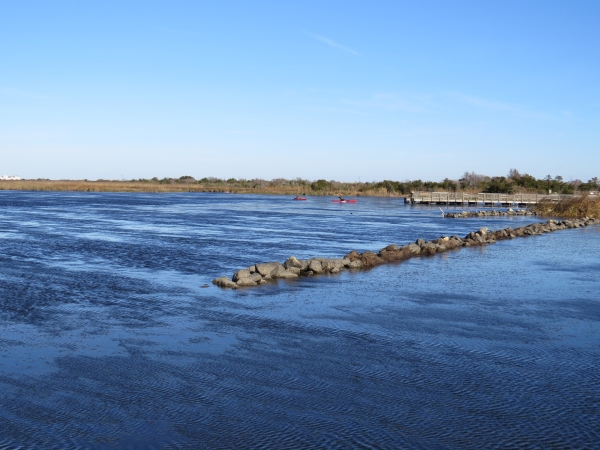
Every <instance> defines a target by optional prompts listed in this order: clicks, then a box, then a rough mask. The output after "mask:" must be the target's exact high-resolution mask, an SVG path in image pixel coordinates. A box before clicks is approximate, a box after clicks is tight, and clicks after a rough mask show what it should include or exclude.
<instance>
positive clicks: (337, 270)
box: [329, 267, 341, 273]
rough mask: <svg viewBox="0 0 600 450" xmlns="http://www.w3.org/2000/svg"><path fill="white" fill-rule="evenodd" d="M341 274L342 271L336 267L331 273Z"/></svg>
mask: <svg viewBox="0 0 600 450" xmlns="http://www.w3.org/2000/svg"><path fill="white" fill-rule="evenodd" d="M340 272H341V270H340V269H338V268H337V267H334V268H333V269H331V270H330V271H329V273H340Z"/></svg>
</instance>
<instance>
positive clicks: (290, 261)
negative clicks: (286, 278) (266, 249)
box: [283, 256, 302, 270]
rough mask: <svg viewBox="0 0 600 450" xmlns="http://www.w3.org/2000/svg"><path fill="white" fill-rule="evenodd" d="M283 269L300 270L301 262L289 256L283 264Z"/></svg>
mask: <svg viewBox="0 0 600 450" xmlns="http://www.w3.org/2000/svg"><path fill="white" fill-rule="evenodd" d="M283 267H285V268H286V269H288V270H289V269H290V267H294V268H298V269H302V261H298V260H297V259H296V257H295V256H290V257H289V258H288V259H287V260H286V261H285V262H284V263H283Z"/></svg>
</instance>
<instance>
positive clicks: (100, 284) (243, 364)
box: [0, 191, 600, 448]
mask: <svg viewBox="0 0 600 450" xmlns="http://www.w3.org/2000/svg"><path fill="white" fill-rule="evenodd" d="M536 220H537V219H535V218H532V217H525V218H523V217H513V218H501V217H500V218H481V219H479V218H473V219H443V218H442V217H441V213H440V211H439V209H438V208H437V207H411V206H405V205H403V204H401V203H400V202H399V201H398V200H397V199H375V198H361V199H360V200H359V203H357V204H354V205H351V204H345V205H340V204H334V203H331V202H330V201H329V199H326V198H310V199H309V200H308V201H306V202H293V201H291V200H290V199H289V198H284V197H273V196H238V195H225V194H200V193H194V194H108V193H99V194H96V193H72V194H71V193H23V192H6V191H4V192H0V448H15V447H22V448H107V447H108V448H257V447H260V448H310V447H316V448H354V447H365V448H482V447H485V448H513V447H524V448H569V447H572V448H594V447H598V446H599V444H598V442H600V427H598V423H600V389H599V387H600V372H599V371H598V369H597V367H598V366H599V364H600V337H599V336H600V334H599V331H600V326H599V325H600V295H599V294H600V276H599V272H600V252H599V251H600V226H593V227H587V228H585V229H576V230H564V231H558V232H556V233H552V234H549V235H544V236H536V237H529V238H523V239H515V240H512V241H503V242H500V243H498V244H496V245H492V246H488V247H478V248H465V249H460V250H456V251H452V252H448V253H444V254H441V255H436V256H434V257H424V258H415V259H412V260H409V261H406V262H403V263H400V264H390V265H386V266H382V267H378V268H376V269H373V270H370V271H365V272H358V273H349V272H345V273H342V274H339V275H335V276H334V275H331V276H324V277H315V278H303V279H300V280H296V281H280V282H279V283H278V284H275V285H269V286H263V287H259V288H254V289H240V290H238V291H230V290H226V291H224V290H220V289H219V288H216V287H214V286H213V285H212V284H210V280H212V279H213V278H215V277H217V276H221V275H231V274H232V273H233V271H234V270H235V269H238V268H241V267H246V266H248V265H251V264H254V263H256V262H261V261H271V260H275V261H283V260H285V259H286V258H287V257H288V256H290V255H295V256H296V257H298V258H307V257H311V256H336V257H339V256H342V255H344V254H345V253H347V252H348V251H350V250H352V249H356V250H359V251H363V250H377V249H379V248H381V247H383V246H385V245H387V244H390V243H399V244H404V243H407V242H410V241H413V240H415V239H416V238H425V239H431V238H437V237H439V236H440V235H442V234H444V235H452V234H456V235H460V236H464V235H465V234H467V233H468V232H469V231H472V230H476V229H478V228H480V227H482V226H488V227H490V228H492V229H499V228H505V227H507V226H513V227H516V226H521V225H524V224H527V223H531V222H533V221H536ZM206 284H209V285H210V286H209V287H208V288H202V287H201V286H203V285H206Z"/></svg>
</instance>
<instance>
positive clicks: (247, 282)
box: [235, 278, 258, 286]
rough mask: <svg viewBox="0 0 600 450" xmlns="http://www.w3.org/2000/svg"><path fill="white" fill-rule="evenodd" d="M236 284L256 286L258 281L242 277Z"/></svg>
mask: <svg viewBox="0 0 600 450" xmlns="http://www.w3.org/2000/svg"><path fill="white" fill-rule="evenodd" d="M235 284H237V285H238V286H256V285H257V284H258V283H257V282H256V281H254V280H251V279H250V278H240V279H239V280H237V281H236V282H235Z"/></svg>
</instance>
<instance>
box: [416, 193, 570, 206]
mask: <svg viewBox="0 0 600 450" xmlns="http://www.w3.org/2000/svg"><path fill="white" fill-rule="evenodd" d="M580 196H581V194H574V195H573V194H490V193H479V194H470V193H467V192H425V191H417V192H411V193H410V197H409V201H410V203H413V204H417V203H423V204H444V205H457V204H458V205H477V204H479V203H482V204H484V205H495V204H500V205H533V204H536V203H539V202H541V201H542V200H545V201H552V202H558V201H560V200H565V199H571V198H573V197H580Z"/></svg>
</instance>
